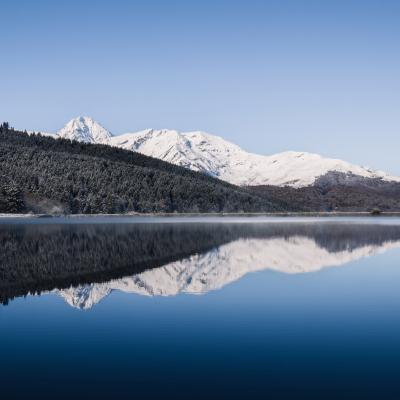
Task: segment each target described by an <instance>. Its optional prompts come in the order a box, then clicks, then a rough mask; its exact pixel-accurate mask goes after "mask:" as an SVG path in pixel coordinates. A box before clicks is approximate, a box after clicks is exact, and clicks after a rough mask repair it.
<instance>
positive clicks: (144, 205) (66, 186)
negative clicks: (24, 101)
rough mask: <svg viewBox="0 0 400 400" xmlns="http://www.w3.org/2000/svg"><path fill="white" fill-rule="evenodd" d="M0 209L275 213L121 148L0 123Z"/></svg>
mask: <svg viewBox="0 0 400 400" xmlns="http://www.w3.org/2000/svg"><path fill="white" fill-rule="evenodd" d="M0 171H1V172H0V212H24V211H33V212H39V213H40V212H41V213H51V212H61V213H62V212H65V213H73V214H76V213H83V214H93V213H125V212H222V211H225V212H241V211H244V212H252V211H274V210H279V209H281V208H280V205H277V204H272V203H271V202H270V201H268V200H266V199H265V197H264V198H263V197H261V196H259V195H257V194H254V193H250V192H249V191H248V190H247V189H243V188H239V187H236V186H234V185H231V184H229V183H226V182H222V181H220V180H218V179H215V178H212V177H209V176H207V175H205V174H202V173H198V172H194V171H190V170H188V169H185V168H182V167H178V166H175V165H172V164H169V163H167V162H164V161H161V160H158V159H155V158H151V157H147V156H144V155H142V154H139V153H135V152H132V151H128V150H122V149H117V148H114V147H111V146H106V145H97V144H96V145H95V144H84V143H80V142H76V141H70V140H65V139H54V138H51V137H45V136H41V135H28V134H27V133H26V132H20V131H16V130H14V129H12V128H10V127H9V126H8V124H6V123H3V124H2V125H0Z"/></svg>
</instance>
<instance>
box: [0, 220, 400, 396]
mask: <svg viewBox="0 0 400 400" xmlns="http://www.w3.org/2000/svg"><path fill="white" fill-rule="evenodd" d="M0 249H1V254H0V300H1V302H2V303H3V304H4V305H3V306H0V326H1V331H0V343H1V345H0V346H1V360H2V363H1V367H0V370H1V371H0V383H1V387H2V394H3V396H4V398H27V397H33V398H36V397H39V398H62V397H65V398H71V397H75V398H110V397H111V398H115V397H117V396H120V397H124V398H125V397H127V398H135V397H136V398H159V397H171V398H204V397H209V398H242V397H243V396H252V397H258V398H268V397H269V398H293V397H296V398H339V397H340V398H377V397H378V398H398V397H399V395H400V388H399V384H398V380H399V376H398V375H399V372H398V371H399V367H400V339H399V338H400V314H399V311H398V310H399V306H400V291H399V283H400V263H399V260H400V222H399V220H398V219H395V218H352V219H346V218H339V219H336V218H335V219H318V218H313V219H287V218H282V219H273V218H247V219H243V218H242V219H232V218H223V219H221V218H208V219H199V218H195V219H190V218H181V219H179V218H174V219H171V218H164V219H157V218H149V219H145V218H136V219H132V218H96V219H93V218H82V219H18V220H14V219H3V220H0Z"/></svg>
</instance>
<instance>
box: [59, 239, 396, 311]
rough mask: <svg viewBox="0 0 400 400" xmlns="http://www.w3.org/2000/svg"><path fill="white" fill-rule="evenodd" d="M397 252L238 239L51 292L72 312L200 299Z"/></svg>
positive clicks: (384, 247)
mask: <svg viewBox="0 0 400 400" xmlns="http://www.w3.org/2000/svg"><path fill="white" fill-rule="evenodd" d="M395 247H400V241H393V242H385V243H383V244H381V245H368V246H363V247H359V248H356V249H353V250H350V249H346V250H343V251H338V252H329V251H328V250H327V249H325V248H322V247H320V246H318V244H317V243H316V242H315V240H313V239H310V238H307V237H303V236H293V237H290V238H287V239H285V238H274V239H240V240H237V241H234V242H231V243H228V244H225V245H222V246H220V247H218V248H216V249H213V250H211V251H209V252H207V253H203V254H196V255H193V256H191V257H189V258H186V259H183V260H180V261H176V262H173V263H170V264H167V265H165V266H163V267H160V268H156V269H152V270H148V271H145V272H143V273H140V274H137V275H134V276H131V277H125V278H122V279H116V280H112V281H110V282H107V283H98V284H97V283H96V284H91V285H82V286H78V287H75V288H70V289H65V290H61V291H55V293H57V294H58V295H60V296H61V297H63V298H64V300H65V301H66V302H67V303H68V304H70V305H71V306H73V307H77V308H81V309H89V308H91V307H93V306H94V305H95V304H97V303H98V302H99V301H101V300H102V299H103V298H104V297H106V296H108V295H109V294H110V293H111V292H112V291H113V290H118V291H122V292H125V293H133V294H140V295H146V296H174V295H177V294H179V293H188V294H203V293H207V292H209V291H212V290H217V289H220V288H222V287H224V286H225V285H228V284H230V283H232V282H234V281H237V280H239V279H240V278H242V277H243V276H245V275H246V274H248V273H251V272H256V271H261V270H266V269H270V270H274V271H277V272H281V273H286V274H298V273H310V272H316V271H319V270H321V269H323V268H327V267H332V266H339V265H343V264H346V263H348V262H351V261H355V260H358V259H360V258H363V257H369V256H372V255H375V254H378V253H382V252H385V251H386V250H388V249H390V248H395Z"/></svg>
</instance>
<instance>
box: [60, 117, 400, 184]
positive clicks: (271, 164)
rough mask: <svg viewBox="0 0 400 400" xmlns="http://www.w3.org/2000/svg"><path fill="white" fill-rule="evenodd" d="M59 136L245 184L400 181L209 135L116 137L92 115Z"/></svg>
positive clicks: (142, 133)
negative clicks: (337, 178) (257, 150)
mask: <svg viewBox="0 0 400 400" xmlns="http://www.w3.org/2000/svg"><path fill="white" fill-rule="evenodd" d="M59 135H60V136H61V137H64V138H69V139H75V140H79V141H83V142H90V143H103V144H110V145H112V146H115V147H119V148H123V149H126V150H131V151H136V152H139V153H142V154H145V155H147V156H150V157H155V158H159V159H161V160H164V161H167V162H169V163H172V164H175V165H179V166H182V167H185V168H189V169H191V170H193V171H200V172H203V173H206V174H208V175H210V176H213V177H216V178H219V179H221V180H224V181H227V182H230V183H232V184H235V185H239V186H258V185H273V186H289V187H293V188H301V187H306V186H310V185H313V184H314V183H315V182H316V181H317V180H318V179H320V178H321V177H324V176H325V175H327V174H328V173H330V172H336V173H340V174H344V175H345V176H347V177H349V179H350V178H351V180H352V181H353V182H354V181H356V180H357V177H361V178H367V179H375V180H377V179H378V180H381V181H383V182H400V178H399V177H395V176H390V175H389V174H387V173H385V172H383V171H375V170H372V169H370V168H366V167H361V166H358V165H354V164H351V163H348V162H346V161H342V160H339V159H332V158H324V157H322V156H320V155H318V154H311V153H306V152H295V151H287V152H283V153H278V154H274V155H270V156H263V155H258V154H252V153H249V152H246V151H244V150H243V149H241V148H240V147H239V146H237V145H235V144H233V143H230V142H228V141H226V140H224V139H222V138H221V137H218V136H214V135H210V134H208V133H205V132H183V133H180V132H178V131H175V130H167V129H163V130H155V129H147V130H144V131H140V132H134V133H126V134H123V135H119V136H112V135H111V133H110V132H108V131H107V130H105V129H104V128H102V127H101V126H100V125H98V124H97V123H96V122H94V121H93V120H92V119H90V118H88V117H78V118H77V119H75V120H72V121H70V122H69V123H68V124H67V126H66V127H65V128H63V129H62V130H61V131H60V132H59Z"/></svg>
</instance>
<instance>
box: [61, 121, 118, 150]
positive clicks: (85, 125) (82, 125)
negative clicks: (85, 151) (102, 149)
mask: <svg viewBox="0 0 400 400" xmlns="http://www.w3.org/2000/svg"><path fill="white" fill-rule="evenodd" d="M58 135H59V136H60V137H61V138H64V139H70V140H77V141H80V142H84V143H102V144H108V143H109V142H110V139H111V137H112V136H113V135H112V133H111V132H110V131H108V130H107V129H105V128H104V127H103V126H101V125H100V124H99V123H98V122H96V121H95V120H94V119H93V118H91V117H87V116H78V117H76V118H73V119H71V121H69V122H68V123H67V125H65V127H64V128H62V129H61V130H60V131H59V132H58Z"/></svg>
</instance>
